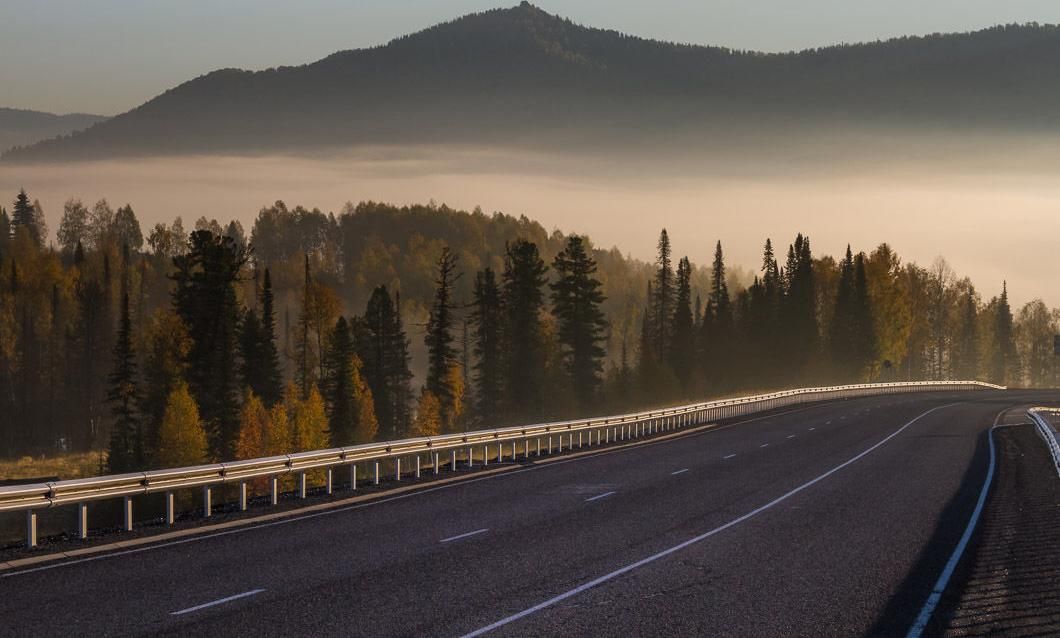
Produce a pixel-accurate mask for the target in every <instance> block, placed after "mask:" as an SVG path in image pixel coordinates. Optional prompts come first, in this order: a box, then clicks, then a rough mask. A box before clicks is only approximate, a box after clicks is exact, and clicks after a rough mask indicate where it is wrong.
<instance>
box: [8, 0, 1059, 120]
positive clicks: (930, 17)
mask: <svg viewBox="0 0 1060 638" xmlns="http://www.w3.org/2000/svg"><path fill="white" fill-rule="evenodd" d="M514 4H516V0H508V1H507V2H497V0H492V1H490V0H486V1H483V0H399V1H395V0H352V1H346V2H341V1H339V0H302V1H300V2H288V1H282V2H281V1H278V0H224V1H223V2H217V1H216V0H211V1H205V0H182V1H179V2H178V1H167V2H162V1H148V2H144V1H143V0H92V1H90V2H86V1H85V0H0V87H3V91H2V93H0V106H8V107H16V108H28V109H37V110H44V111H51V112H59V113H66V112H75V111H80V112H92V113H100V114H104V115H113V114H116V113H119V112H122V111H125V110H128V109H130V108H132V107H134V106H137V105H138V104H140V103H142V102H144V101H146V100H148V99H150V98H151V97H153V96H155V95H157V94H159V93H161V92H162V91H165V90H166V89H168V88H171V87H173V86H175V85H177V84H179V83H181V82H183V81H186V80H189V79H192V78H194V77H196V76H198V75H201V74H203V73H207V72H209V71H212V70H215V69H219V68H225V67H238V68H247V69H263V68H268V67H271V66H280V65H296V64H303V63H306V62H312V61H314V60H317V59H319V58H321V57H324V56H326V55H328V54H330V53H333V52H335V51H338V50H343V49H352V48H360V47H365V46H372V45H377V44H382V43H385V42H387V41H388V40H390V39H391V38H393V37H396V36H400V35H403V34H406V33H410V32H413V31H417V30H419V29H422V28H424V27H427V26H430V25H432V24H435V23H437V22H440V21H444V20H448V19H452V18H455V17H457V16H460V15H463V14H465V13H470V12H474V11H482V10H485V9H489V8H494V7H498V6H501V7H503V6H511V5H514ZM536 4H537V5H538V6H540V7H541V8H542V9H544V10H546V11H548V12H550V13H556V14H559V15H562V16H566V17H569V18H571V19H572V20H574V21H575V22H579V23H582V24H587V25H592V26H598V27H603V28H610V29H615V30H618V31H623V32H627V33H633V34H636V35H641V36H646V37H653V38H658V39H664V40H674V41H679V42H693V43H699V44H714V45H722V46H730V47H734V48H741V49H758V50H767V51H785V50H791V49H801V48H806V47H813V46H821V45H827V44H834V43H838V42H856V41H865V40H875V39H879V38H888V37H893V36H898V35H906V34H924V33H932V32H937V31H967V30H972V29H977V28H982V27H986V26H991V25H994V24H999V23H1012V22H1028V21H1037V22H1043V23H1054V22H1060V3H1057V2H1055V1H1048V0H1009V1H1006V2H997V1H996V0H892V1H890V2H879V1H878V0H801V1H795V0H659V1H656V2H643V0H564V1H563V2H560V1H558V0H538V2H536Z"/></svg>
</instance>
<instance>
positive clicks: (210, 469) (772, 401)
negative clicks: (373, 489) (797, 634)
mask: <svg viewBox="0 0 1060 638" xmlns="http://www.w3.org/2000/svg"><path fill="white" fill-rule="evenodd" d="M979 389H998V390H1003V389H1005V388H1004V387H1003V386H998V385H993V384H990V383H983V382H980V381H923V382H908V383H876V384H859V385H845V386H831V387H822V388H803V389H797V390H785V391H781V392H773V393H770V394H762V395H755V396H747V397H737V398H732V399H723V400H720V401H710V402H705V403H694V404H690V405H684V406H679V407H675V408H667V409H662V410H652V411H648V412H636V413H631V414H622V415H615V416H609V417H598V418H591V419H581V420H574V421H560V422H554V423H541V424H535V425H526V426H516V427H508V428H500V429H494V430H477V431H471V432H464V433H459V434H443V435H440V436H432V437H422V438H415V439H402V440H398V441H386V442H380V443H367V444H364V445H353V446H347V447H341V448H332V449H327V450H314V451H310V452H297V453H293V454H285V455H281V456H273V457H268V458H261V459H249V460H241V461H230V462H225V463H214V464H211V465H199V466H195V467H184V468H172V469H162V470H150V471H146V472H134V473H130V474H119V475H114V476H100V477H95V478H84V479H75V480H67V481H53V482H48V483H38V484H33V485H18V486H11V487H0V512H10V511H24V512H26V544H27V546H28V547H35V546H36V544H37V512H38V511H39V510H43V509H47V508H50V507H55V506H58V505H65V504H70V503H73V504H76V505H77V507H78V535H79V536H80V537H81V538H82V539H84V538H87V536H88V503H90V502H93V501H99V500H104V499H114V498H121V499H123V510H122V511H123V526H124V528H125V529H126V530H129V531H131V530H132V527H133V497H135V496H139V495H146V494H157V493H163V494H164V495H165V520H166V523H167V524H172V523H173V521H174V517H175V511H174V492H175V491H177V490H183V489H189V488H193V487H201V488H202V490H203V491H202V495H203V515H204V516H210V514H211V511H212V502H211V496H212V492H211V489H212V488H214V487H217V486H220V485H225V484H236V485H238V486H239V507H240V509H241V510H246V509H247V506H248V499H247V487H248V486H247V483H248V481H252V480H259V481H265V482H267V483H268V485H269V491H270V496H271V502H272V504H273V505H275V504H276V503H277V501H278V498H279V477H281V476H282V475H284V474H295V475H297V477H298V485H297V492H298V496H300V497H301V498H305V497H306V492H307V488H308V477H307V472H309V471H311V470H324V472H325V475H326V479H325V485H324V487H325V490H326V492H327V493H328V494H331V493H332V491H333V489H334V470H335V469H337V468H342V467H347V468H348V469H349V483H348V488H349V489H351V490H356V489H357V478H358V466H360V467H361V468H362V469H364V468H365V467H366V466H367V469H368V477H369V479H370V480H371V481H372V482H373V483H374V484H378V483H379V481H380V478H381V477H380V463H381V462H382V461H384V460H389V461H392V462H393V467H394V478H395V480H398V481H400V480H401V477H402V475H403V474H414V475H415V476H416V477H417V478H419V476H420V472H421V469H422V460H423V458H424V457H426V458H427V461H428V464H427V468H428V469H431V470H433V472H434V473H435V474H437V473H438V472H439V470H440V468H441V467H442V464H443V463H445V464H449V465H451V467H452V469H454V470H455V469H457V467H458V462H459V461H463V462H464V463H466V464H467V465H468V466H471V465H473V464H474V463H475V454H474V450H475V449H476V448H481V450H482V454H481V459H482V463H483V464H488V463H489V461H490V460H491V459H496V460H498V461H501V460H503V459H504V458H510V459H513V460H514V459H516V458H518V456H519V454H520V453H521V454H522V456H523V458H529V456H530V455H531V441H533V442H534V448H535V449H534V450H533V453H534V454H536V455H540V454H541V451H542V442H543V441H544V442H545V443H546V446H547V447H546V449H547V451H548V453H549V454H551V453H552V451H553V449H554V448H553V445H554V444H558V451H560V452H562V451H563V449H564V448H563V444H564V439H565V438H566V442H567V448H568V449H570V448H574V447H579V448H580V447H582V446H583V445H588V446H593V445H601V444H605V443H610V442H612V441H621V440H626V439H630V438H637V437H641V436H647V435H651V434H655V433H658V432H663V431H669V430H675V429H678V428H683V427H687V426H694V425H700V424H703V423H708V422H710V421H714V420H717V419H726V418H732V417H737V416H743V415H746V414H751V413H754V412H762V411H765V410H772V409H775V408H780V407H785V406H789V405H797V404H801V403H811V402H814V401H822V400H827V399H846V398H853V397H860V396H873V395H884V394H901V393H909V392H928V391H942V390H979ZM594 438H595V441H594ZM520 444H521V447H522V449H521V450H520V449H519V446H520ZM1053 444H1054V446H1055V440H1054V442H1053ZM493 446H496V454H493V453H492V452H491V448H492V447H493ZM443 454H446V455H447V456H448V458H447V459H444V460H443V456H442V455H443ZM1054 454H1055V452H1054ZM1054 458H1055V456H1054ZM403 460H405V461H409V464H408V465H406V466H404V467H403V466H402V461H403Z"/></svg>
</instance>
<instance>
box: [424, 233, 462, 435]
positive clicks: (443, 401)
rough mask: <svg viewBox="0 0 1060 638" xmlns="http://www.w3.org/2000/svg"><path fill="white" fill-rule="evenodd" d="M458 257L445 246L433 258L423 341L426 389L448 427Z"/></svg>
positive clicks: (455, 361) (451, 393)
mask: <svg viewBox="0 0 1060 638" xmlns="http://www.w3.org/2000/svg"><path fill="white" fill-rule="evenodd" d="M456 262H457V258H456V255H454V254H453V253H452V252H451V251H450V250H449V247H448V246H446V247H444V248H442V254H441V256H440V257H439V258H438V261H437V262H436V265H435V267H436V270H435V280H434V285H435V288H434V303H433V304H432V305H431V308H430V314H429V316H428V319H427V332H426V335H425V336H424V343H425V345H426V346H427V383H426V386H425V387H426V388H427V390H428V391H429V392H430V393H431V394H432V395H433V396H434V398H435V399H436V400H437V402H438V405H439V406H440V408H439V409H440V412H439V414H440V416H441V420H442V423H443V424H445V425H446V427H448V424H450V423H451V422H452V417H453V401H454V399H455V391H454V388H453V387H452V385H451V383H450V381H451V377H450V374H449V369H450V368H451V367H452V366H453V365H456V364H457V362H458V361H457V351H456V348H455V347H454V346H453V334H452V328H453V321H454V316H453V308H454V303H453V284H454V283H455V282H456V280H457V279H459V277H460V275H459V273H457V272H456Z"/></svg>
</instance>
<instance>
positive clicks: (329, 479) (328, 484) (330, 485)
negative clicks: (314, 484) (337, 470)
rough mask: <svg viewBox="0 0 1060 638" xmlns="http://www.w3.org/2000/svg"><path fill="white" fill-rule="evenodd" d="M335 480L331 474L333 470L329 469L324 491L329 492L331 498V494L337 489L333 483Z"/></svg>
mask: <svg viewBox="0 0 1060 638" xmlns="http://www.w3.org/2000/svg"><path fill="white" fill-rule="evenodd" d="M334 478H335V477H334V476H333V475H332V473H331V468H330V467H329V468H328V473H327V478H326V479H325V483H324V490H325V491H326V492H327V495H328V496H331V493H332V492H333V491H334V489H335V485H334V483H333V482H332V481H333V480H334Z"/></svg>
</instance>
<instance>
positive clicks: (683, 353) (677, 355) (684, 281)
mask: <svg viewBox="0 0 1060 638" xmlns="http://www.w3.org/2000/svg"><path fill="white" fill-rule="evenodd" d="M691 283H692V264H691V262H689V261H688V257H682V258H681V260H680V261H679V262H677V296H676V297H675V300H674V318H673V338H672V339H671V341H670V349H669V360H670V365H671V367H672V368H673V371H674V374H675V375H677V379H678V381H680V382H681V386H682V389H684V390H685V392H686V393H687V392H688V391H690V390H691V389H692V388H691V381H692V366H693V363H694V361H695V356H696V335H695V324H696V321H695V319H694V318H693V315H692V306H691V297H692V286H691Z"/></svg>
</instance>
